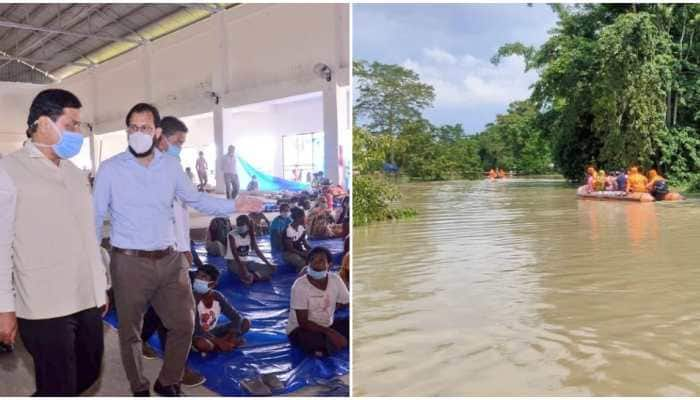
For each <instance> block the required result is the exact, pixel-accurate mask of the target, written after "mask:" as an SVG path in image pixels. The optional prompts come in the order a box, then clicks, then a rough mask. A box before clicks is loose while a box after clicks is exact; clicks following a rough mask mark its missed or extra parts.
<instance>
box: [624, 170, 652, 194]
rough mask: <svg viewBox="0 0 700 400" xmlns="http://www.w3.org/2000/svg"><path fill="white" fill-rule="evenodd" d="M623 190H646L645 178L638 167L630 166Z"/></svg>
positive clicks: (637, 191)
mask: <svg viewBox="0 0 700 400" xmlns="http://www.w3.org/2000/svg"><path fill="white" fill-rule="evenodd" d="M625 191H626V192H629V193H646V192H647V178H646V177H645V176H644V175H642V174H640V173H639V169H638V168H637V167H632V168H630V173H629V175H628V177H627V186H626V187H625Z"/></svg>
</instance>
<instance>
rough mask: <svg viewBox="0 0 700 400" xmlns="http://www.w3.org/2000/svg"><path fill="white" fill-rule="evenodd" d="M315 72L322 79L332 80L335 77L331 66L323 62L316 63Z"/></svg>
mask: <svg viewBox="0 0 700 400" xmlns="http://www.w3.org/2000/svg"><path fill="white" fill-rule="evenodd" d="M314 73H315V74H316V75H318V76H319V77H321V78H322V79H325V80H326V82H330V81H331V79H332V78H333V76H332V71H331V67H329V66H328V65H326V64H323V63H318V64H316V65H314Z"/></svg>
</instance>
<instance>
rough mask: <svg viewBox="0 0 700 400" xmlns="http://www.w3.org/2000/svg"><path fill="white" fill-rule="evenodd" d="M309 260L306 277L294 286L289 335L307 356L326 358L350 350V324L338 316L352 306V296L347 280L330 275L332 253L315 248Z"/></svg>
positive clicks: (300, 278) (303, 276) (322, 248)
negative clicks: (342, 310)
mask: <svg viewBox="0 0 700 400" xmlns="http://www.w3.org/2000/svg"><path fill="white" fill-rule="evenodd" d="M308 259H309V268H308V271H307V273H306V275H302V276H301V277H299V278H297V280H296V281H295V282H294V285H292V296H291V301H290V308H289V322H288V324H287V335H289V339H290V341H291V342H292V344H294V345H296V346H299V347H301V348H302V349H303V350H304V352H306V353H307V354H314V355H316V356H319V357H322V356H326V355H329V354H333V353H335V352H337V351H339V350H340V349H343V348H345V347H347V346H348V339H349V334H350V320H349V319H347V318H343V319H335V318H334V314H335V310H336V309H337V308H341V307H346V306H347V305H348V304H349V303H350V295H349V293H348V288H347V287H346V286H345V283H343V280H342V279H340V277H339V276H338V275H337V274H335V273H332V272H329V271H328V268H329V267H330V265H331V259H332V257H331V252H330V251H329V250H328V249H326V248H325V247H315V248H313V249H312V250H311V251H310V252H309V257H308Z"/></svg>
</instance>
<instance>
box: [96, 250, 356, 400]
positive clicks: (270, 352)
mask: <svg viewBox="0 0 700 400" xmlns="http://www.w3.org/2000/svg"><path fill="white" fill-rule="evenodd" d="M310 243H311V245H312V246H325V247H327V248H328V249H329V250H331V252H332V253H333V255H334V262H333V263H334V267H333V268H334V269H337V268H338V264H340V260H341V259H342V252H343V241H342V240H337V239H336V240H315V241H310ZM259 244H260V249H261V250H262V251H263V252H264V253H265V255H266V256H270V241H269V239H268V238H261V239H259ZM196 248H197V253H198V254H199V256H200V258H201V259H202V262H204V263H209V264H212V265H215V266H217V267H218V268H219V270H220V271H221V278H220V279H219V285H218V287H217V290H219V291H220V292H222V293H223V294H224V296H226V298H227V299H228V300H229V301H230V302H231V304H233V306H234V307H235V308H236V309H237V310H238V311H239V312H240V313H241V314H242V315H243V316H244V317H246V318H248V319H250V320H251V329H250V331H249V332H248V333H247V334H246V335H245V336H244V338H245V341H246V343H245V344H244V345H243V346H242V347H239V348H237V349H235V350H234V351H232V352H230V353H212V354H208V355H207V356H206V357H202V355H201V354H200V353H198V352H196V351H192V352H190V355H189V358H188V361H187V362H188V366H189V367H190V368H191V369H194V370H195V371H197V372H199V373H201V374H203V375H204V376H206V378H207V381H206V383H205V384H204V385H205V386H206V387H207V388H209V389H211V390H213V391H214V392H216V393H219V394H221V395H224V396H232V395H247V394H248V393H247V392H246V391H245V389H244V388H243V387H242V386H241V384H240V383H241V381H242V380H244V379H247V378H253V377H256V376H258V375H261V374H267V373H273V374H275V375H276V376H277V377H278V378H279V380H280V381H282V383H283V384H284V385H285V388H284V390H283V391H281V392H274V393H273V394H284V393H290V392H294V391H296V390H299V389H301V388H303V387H305V386H308V385H322V386H326V387H329V386H332V385H329V382H333V380H334V378H337V377H338V376H341V375H345V374H348V373H349V371H350V360H349V352H348V350H347V349H346V350H344V351H342V352H340V353H338V354H336V355H334V356H330V357H324V358H317V357H311V356H306V355H305V354H304V353H303V352H302V351H301V350H300V349H299V348H297V347H294V346H292V345H291V344H290V343H289V340H288V338H287V334H286V330H285V329H286V326H287V319H288V316H289V298H290V294H291V287H292V284H293V283H294V280H295V279H296V277H297V274H296V272H295V271H294V269H293V267H291V266H288V265H285V264H284V263H283V261H282V260H281V257H279V256H278V255H275V256H273V257H271V260H270V261H271V262H273V263H275V264H277V266H278V268H277V272H276V273H275V274H274V276H273V277H272V280H271V281H269V282H257V283H255V284H253V285H252V286H250V287H246V286H244V285H243V284H242V283H241V282H240V280H238V278H237V277H235V276H232V274H231V273H230V272H228V269H227V268H226V262H225V260H224V259H223V258H222V257H208V256H207V254H206V250H204V246H203V244H201V243H200V244H197V247H196ZM273 260H274V261H273ZM336 316H337V317H348V310H347V309H345V310H340V311H338V313H336ZM222 318H225V317H223V316H222ZM106 320H107V322H109V323H110V324H111V325H113V326H115V327H116V323H117V319H116V315H114V312H110V314H109V315H108V316H107V317H106ZM221 322H223V321H220V323H221ZM157 336H158V335H153V337H152V338H151V340H150V343H151V345H153V347H155V348H156V349H157V350H158V351H160V349H161V347H160V344H159V341H158V338H157ZM345 389H346V388H343V389H341V391H340V392H338V391H337V390H336V391H334V392H332V393H330V392H329V394H333V395H335V396H338V395H347V394H348V393H347V390H345Z"/></svg>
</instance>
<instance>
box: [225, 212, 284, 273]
mask: <svg viewBox="0 0 700 400" xmlns="http://www.w3.org/2000/svg"><path fill="white" fill-rule="evenodd" d="M228 244H229V246H228V248H227V249H226V256H225V258H226V264H227V265H228V269H229V271H231V272H232V273H234V274H236V275H238V277H239V278H240V279H241V281H242V282H243V283H244V284H246V285H250V284H252V283H253V282H255V281H265V280H269V279H270V277H271V276H272V274H274V273H275V271H276V270H277V267H275V266H274V265H272V264H271V263H270V262H269V261H268V260H267V258H266V257H265V254H263V252H262V251H260V248H259V247H258V242H257V240H256V235H255V230H254V229H253V224H252V222H251V221H250V218H248V216H247V215H239V216H238V218H236V227H235V228H234V229H233V230H232V231H231V232H230V233H229V235H228ZM253 251H254V252H255V254H256V255H257V258H255V257H254V256H252V255H250V253H251V252H253Z"/></svg>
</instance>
